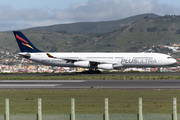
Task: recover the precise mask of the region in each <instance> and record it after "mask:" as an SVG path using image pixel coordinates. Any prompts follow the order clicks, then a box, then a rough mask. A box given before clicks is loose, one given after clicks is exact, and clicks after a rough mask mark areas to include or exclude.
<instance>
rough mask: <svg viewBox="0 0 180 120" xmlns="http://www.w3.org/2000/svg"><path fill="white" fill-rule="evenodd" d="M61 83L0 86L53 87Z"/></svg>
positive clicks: (2, 85)
mask: <svg viewBox="0 0 180 120" xmlns="http://www.w3.org/2000/svg"><path fill="white" fill-rule="evenodd" d="M57 85H58V86H60V85H62V84H48V85H47V84H0V87H43V86H44V87H55V86H57Z"/></svg>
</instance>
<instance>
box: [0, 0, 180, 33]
mask: <svg viewBox="0 0 180 120" xmlns="http://www.w3.org/2000/svg"><path fill="white" fill-rule="evenodd" d="M179 11H180V8H178V7H175V6H173V5H168V4H159V3H157V1H155V0H89V1H88V2H85V3H78V4H71V6H70V7H69V8H67V9H65V10H62V9H54V10H50V9H48V8H21V9H15V8H13V7H11V6H8V5H1V6H0V16H1V17H0V25H1V27H0V31H5V30H17V29H23V28H28V27H35V26H47V25H52V24H61V23H72V22H94V21H108V20H118V19H122V18H126V17H130V16H133V15H138V14H144V13H155V14H158V15H162V16H163V15H165V14H172V15H174V14H176V15H177V14H179Z"/></svg>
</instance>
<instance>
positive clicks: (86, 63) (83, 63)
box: [74, 61, 90, 68]
mask: <svg viewBox="0 0 180 120" xmlns="http://www.w3.org/2000/svg"><path fill="white" fill-rule="evenodd" d="M74 66H75V67H84V68H88V67H90V63H89V61H77V62H74Z"/></svg>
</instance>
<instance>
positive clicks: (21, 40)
mask: <svg viewBox="0 0 180 120" xmlns="http://www.w3.org/2000/svg"><path fill="white" fill-rule="evenodd" d="M13 33H14V36H15V38H16V41H17V43H18V45H19V48H20V50H21V52H33V53H35V52H42V51H40V50H39V49H37V48H36V47H35V46H34V45H33V44H32V43H31V42H30V41H29V40H28V39H27V38H26V36H25V35H24V34H23V33H22V32H20V31H13Z"/></svg>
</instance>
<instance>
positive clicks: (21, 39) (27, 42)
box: [16, 34, 28, 44]
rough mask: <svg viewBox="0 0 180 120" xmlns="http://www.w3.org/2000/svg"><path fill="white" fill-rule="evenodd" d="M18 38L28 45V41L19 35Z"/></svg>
mask: <svg viewBox="0 0 180 120" xmlns="http://www.w3.org/2000/svg"><path fill="white" fill-rule="evenodd" d="M16 38H17V39H19V40H21V41H23V42H25V43H26V44H27V43H28V42H27V41H26V40H24V39H23V38H21V37H19V36H18V35H17V34H16Z"/></svg>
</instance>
